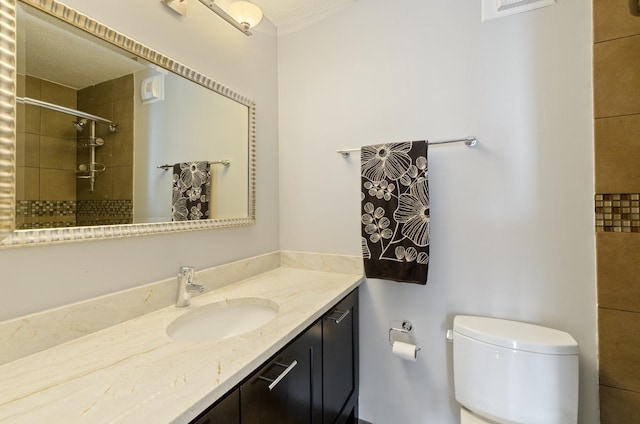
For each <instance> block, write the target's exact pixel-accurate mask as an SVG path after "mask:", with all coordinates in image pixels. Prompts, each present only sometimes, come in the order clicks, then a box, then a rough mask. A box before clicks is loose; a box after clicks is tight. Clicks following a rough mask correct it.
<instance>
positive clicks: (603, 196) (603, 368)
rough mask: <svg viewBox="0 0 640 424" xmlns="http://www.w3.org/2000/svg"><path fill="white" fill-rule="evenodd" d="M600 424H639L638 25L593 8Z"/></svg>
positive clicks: (610, 5)
mask: <svg viewBox="0 0 640 424" xmlns="http://www.w3.org/2000/svg"><path fill="white" fill-rule="evenodd" d="M593 6H594V9H593V12H594V47H593V52H594V58H593V59H594V113H595V166H596V169H595V174H596V196H595V205H596V211H595V212H596V245H597V267H598V329H599V330H598V332H599V356H600V410H601V412H600V416H601V417H600V418H601V422H602V423H603V424H632V423H633V424H636V423H638V422H640V17H635V16H633V15H631V13H630V12H629V2H628V0H594V2H593Z"/></svg>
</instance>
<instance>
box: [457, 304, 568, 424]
mask: <svg viewBox="0 0 640 424" xmlns="http://www.w3.org/2000/svg"><path fill="white" fill-rule="evenodd" d="M578 353H579V351H578V344H577V343H576V341H575V340H574V339H573V337H571V335H570V334H568V333H565V332H564V331H559V330H554V329H551V328H545V327H540V326H538V325H532V324H526V323H523V322H515V321H508V320H502V319H496V318H487V317H477V316H456V317H455V318H454V320H453V375H454V386H455V396H456V400H457V401H458V402H459V403H460V404H462V405H463V406H464V407H466V408H467V409H469V410H470V411H472V412H474V413H475V414H477V415H480V416H482V417H486V418H488V419H490V420H493V421H496V422H498V423H501V424H575V423H577V421H578Z"/></svg>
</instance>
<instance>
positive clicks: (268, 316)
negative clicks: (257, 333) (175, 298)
mask: <svg viewBox="0 0 640 424" xmlns="http://www.w3.org/2000/svg"><path fill="white" fill-rule="evenodd" d="M278 309H279V308H278V305H277V304H276V303H274V302H272V301H270V300H268V299H260V298H254V297H245V298H237V299H227V300H224V301H221V302H216V303H211V304H209V305H204V306H199V307H197V308H195V309H193V310H192V311H189V312H187V313H185V314H184V315H181V316H180V317H178V318H176V319H175V320H173V321H172V322H171V323H170V324H169V325H168V326H167V335H168V336H169V337H171V338H172V339H174V340H179V341H183V342H209V341H216V340H223V339H227V338H229V337H234V336H238V335H240V334H244V333H247V332H249V331H251V330H255V329H257V328H260V327H262V326H263V325H265V324H266V323H268V322H269V321H271V320H272V319H273V318H275V316H276V315H277V314H278Z"/></svg>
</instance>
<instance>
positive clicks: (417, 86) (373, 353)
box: [278, 0, 599, 424]
mask: <svg viewBox="0 0 640 424" xmlns="http://www.w3.org/2000/svg"><path fill="white" fill-rule="evenodd" d="M480 15H481V13H480V2H476V1H468V0H450V1H446V2H445V1H439V0H403V1H399V2H392V3H390V2H388V1H383V0H367V1H358V2H354V3H352V4H351V5H350V6H348V7H346V8H344V9H343V10H342V11H340V13H335V14H332V15H330V16H328V17H327V19H325V20H323V21H320V22H316V23H315V24H314V25H311V26H308V27H307V28H305V29H302V30H300V31H297V32H292V33H286V34H284V33H283V34H282V35H281V36H280V38H279V44H278V50H279V53H278V54H279V68H278V77H279V96H280V101H279V105H280V221H281V222H282V225H281V229H280V237H281V247H282V248H283V249H287V250H300V251H317V252H332V253H339V254H353V255H358V254H359V253H360V223H359V220H360V212H359V202H360V192H361V190H362V189H361V188H360V182H359V159H358V157H357V156H356V157H352V158H350V159H343V158H342V157H341V156H340V155H338V154H336V153H335V150H336V149H338V148H349V147H359V146H361V145H363V144H372V143H377V142H388V141H404V140H416V139H418V140H420V139H424V138H430V139H433V140H438V139H446V138H452V137H458V136H467V135H476V136H477V137H478V138H479V145H478V146H477V147H476V148H473V149H469V148H467V147H465V146H463V145H449V146H435V147H432V148H430V153H429V155H430V156H429V161H430V162H429V166H430V168H429V174H430V199H431V264H430V271H429V283H428V285H427V286H415V285H408V284H395V283H391V282H385V281H381V280H370V281H368V282H367V283H366V284H365V285H364V287H363V288H362V292H361V318H360V322H361V339H360V340H361V374H360V376H361V388H360V390H361V391H360V414H361V418H362V419H365V420H368V421H371V422H373V423H375V424H386V423H403V424H418V423H421V424H449V423H456V422H458V406H457V404H456V403H455V401H454V398H453V381H452V368H451V365H452V364H451V347H450V346H449V345H448V344H447V343H446V342H445V331H446V329H447V328H449V327H450V326H451V323H452V319H453V317H454V315H456V314H478V315H487V316H495V317H503V318H509V319H515V320H523V321H529V322H535V323H539V324H542V325H547V326H550V327H555V328H559V329H562V330H565V331H568V332H569V333H571V334H572V335H573V336H574V337H575V338H576V339H577V341H578V342H579V344H580V349H581V359H580V361H581V365H580V372H581V375H580V379H581V382H580V419H579V422H580V423H581V424H589V423H597V422H599V419H598V397H597V390H598V388H597V372H596V315H595V312H596V295H595V275H594V274H595V272H594V268H595V260H594V220H593V154H592V150H593V132H592V101H591V94H592V89H591V6H590V2H587V1H584V0H563V1H561V2H558V4H557V5H556V6H553V7H548V8H544V9H539V10H536V11H533V12H530V13H526V14H521V15H517V16H513V17H509V18H505V19H500V20H497V21H491V22H487V23H481V22H480ZM402 319H410V320H411V321H413V324H414V327H415V331H414V336H415V340H416V341H417V343H418V344H419V345H420V346H421V347H422V351H421V352H420V354H419V360H418V362H417V363H415V364H414V363H407V362H403V361H400V360H399V359H397V358H395V357H392V356H391V355H390V347H389V345H388V343H387V329H388V328H389V326H390V325H391V324H392V323H394V322H397V321H398V320H402Z"/></svg>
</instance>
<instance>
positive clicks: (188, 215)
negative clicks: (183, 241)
mask: <svg viewBox="0 0 640 424" xmlns="http://www.w3.org/2000/svg"><path fill="white" fill-rule="evenodd" d="M172 190H173V193H172V210H171V220H172V221H192V220H198V219H209V201H210V191H211V165H210V164H209V162H208V161H200V162H182V163H176V164H175V165H174V166H173V188H172Z"/></svg>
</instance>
